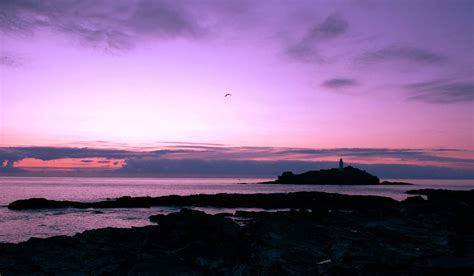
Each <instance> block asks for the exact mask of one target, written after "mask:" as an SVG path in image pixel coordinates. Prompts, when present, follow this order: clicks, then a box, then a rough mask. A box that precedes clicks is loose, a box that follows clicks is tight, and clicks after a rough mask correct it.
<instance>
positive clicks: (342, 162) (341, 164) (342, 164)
mask: <svg viewBox="0 0 474 276" xmlns="http://www.w3.org/2000/svg"><path fill="white" fill-rule="evenodd" d="M343 170H344V161H342V158H341V159H339V171H341V172H342V171H343Z"/></svg>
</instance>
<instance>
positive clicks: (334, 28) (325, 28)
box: [285, 14, 349, 62]
mask: <svg viewBox="0 0 474 276" xmlns="http://www.w3.org/2000/svg"><path fill="white" fill-rule="evenodd" d="M348 28H349V23H348V22H347V21H346V20H345V19H344V18H342V16H340V15H337V14H333V15H330V16H328V17H326V18H325V20H324V21H323V22H320V23H318V24H317V25H315V26H312V27H311V28H310V29H309V30H308V31H307V32H306V34H305V36H304V37H303V38H302V39H301V40H300V41H298V42H297V43H294V44H292V45H290V46H289V47H288V48H287V49H286V51H285V53H286V54H287V55H288V56H289V57H291V58H293V59H296V60H299V61H317V62H322V61H324V58H323V57H322V56H321V55H320V54H319V52H318V49H317V47H318V43H320V42H324V41H326V40H331V39H334V38H337V37H339V36H341V35H343V34H344V33H346V32H347V30H348Z"/></svg>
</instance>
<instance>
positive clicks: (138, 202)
mask: <svg viewBox="0 0 474 276" xmlns="http://www.w3.org/2000/svg"><path fill="white" fill-rule="evenodd" d="M397 203H398V202H397V201H395V200H393V199H390V198H385V197H379V196H349V195H340V194H329V193H321V192H296V193H288V194H282V193H275V194H215V195H190V196H161V197H133V198H132V197H121V198H118V199H115V200H107V201H99V202H75V201H54V200H47V199H36V198H34V199H26V200H17V201H14V202H13V203H10V204H9V205H8V208H9V209H11V210H28V209H49V208H66V207H69V208H81V209H82V208H94V209H101V208H149V207H151V206H182V207H186V206H199V207H209V206H213V207H221V208H263V209H277V208H278V209H281V208H293V209H318V208H333V207H334V206H335V207H341V206H342V207H344V208H387V207H393V206H395V205H396V204H397Z"/></svg>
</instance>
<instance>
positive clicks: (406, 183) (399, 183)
mask: <svg viewBox="0 0 474 276" xmlns="http://www.w3.org/2000/svg"><path fill="white" fill-rule="evenodd" d="M380 184H381V185H413V184H412V183H408V182H398V181H382V183H380Z"/></svg>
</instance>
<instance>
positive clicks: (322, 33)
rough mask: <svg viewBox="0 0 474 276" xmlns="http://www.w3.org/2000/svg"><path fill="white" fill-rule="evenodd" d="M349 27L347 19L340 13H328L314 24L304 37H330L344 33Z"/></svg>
mask: <svg viewBox="0 0 474 276" xmlns="http://www.w3.org/2000/svg"><path fill="white" fill-rule="evenodd" d="M348 28H349V24H348V23H347V21H346V20H345V19H344V18H342V17H341V16H340V15H330V16H328V17H326V19H325V20H324V21H323V22H321V23H320V24H319V25H317V26H315V27H314V28H313V29H312V30H311V31H310V32H309V34H308V36H307V37H306V38H307V39H319V40H325V39H331V38H335V37H338V36H340V35H342V34H344V33H345V32H346V31H347V29H348Z"/></svg>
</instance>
